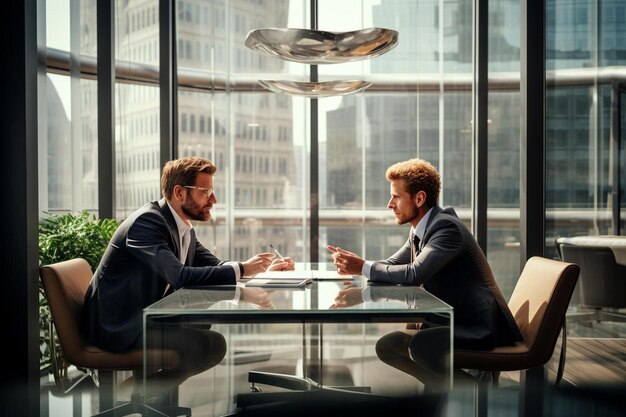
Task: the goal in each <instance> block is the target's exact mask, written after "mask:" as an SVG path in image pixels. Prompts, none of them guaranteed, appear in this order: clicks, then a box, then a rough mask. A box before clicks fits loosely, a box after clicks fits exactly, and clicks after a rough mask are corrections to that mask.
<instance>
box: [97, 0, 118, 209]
mask: <svg viewBox="0 0 626 417" xmlns="http://www.w3.org/2000/svg"><path fill="white" fill-rule="evenodd" d="M96 7H97V26H98V29H97V37H98V40H97V46H98V64H97V73H98V87H97V88H98V215H99V217H100V218H114V217H115V101H114V98H115V46H114V42H113V40H114V39H115V1H111V0H97V5H96Z"/></svg>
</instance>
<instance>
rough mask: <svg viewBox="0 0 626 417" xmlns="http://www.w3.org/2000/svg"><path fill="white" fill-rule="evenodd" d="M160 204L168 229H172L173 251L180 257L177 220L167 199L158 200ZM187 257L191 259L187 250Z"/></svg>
mask: <svg viewBox="0 0 626 417" xmlns="http://www.w3.org/2000/svg"><path fill="white" fill-rule="evenodd" d="M158 205H159V210H160V211H161V214H162V215H163V218H164V219H165V222H166V223H167V226H168V229H170V237H171V238H172V241H174V247H173V248H172V251H173V252H174V255H176V257H177V258H178V257H179V256H180V255H179V253H180V237H179V236H178V226H177V225H176V220H174V215H173V214H172V211H171V210H170V207H169V206H168V205H167V201H165V199H164V198H162V199H160V200H159V201H158ZM192 240H193V239H192ZM194 245H195V243H194ZM187 259H189V252H187Z"/></svg>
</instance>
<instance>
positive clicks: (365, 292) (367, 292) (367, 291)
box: [361, 287, 372, 303]
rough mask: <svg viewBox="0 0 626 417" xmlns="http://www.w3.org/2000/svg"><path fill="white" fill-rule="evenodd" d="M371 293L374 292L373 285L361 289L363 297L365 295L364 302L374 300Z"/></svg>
mask: <svg viewBox="0 0 626 417" xmlns="http://www.w3.org/2000/svg"><path fill="white" fill-rule="evenodd" d="M371 293H372V290H371V287H365V288H363V291H361V297H363V302H364V303H369V302H370V301H372V294H371Z"/></svg>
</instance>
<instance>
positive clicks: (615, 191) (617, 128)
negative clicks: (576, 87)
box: [609, 82, 622, 235]
mask: <svg viewBox="0 0 626 417" xmlns="http://www.w3.org/2000/svg"><path fill="white" fill-rule="evenodd" d="M621 95H622V88H621V85H620V83H618V82H615V83H613V85H612V89H611V128H610V129H611V130H610V144H609V157H610V167H611V184H612V190H611V200H612V203H611V211H612V216H611V218H612V219H613V222H612V226H611V233H612V234H614V235H619V234H620V229H621V228H620V225H621V218H620V217H621V213H620V209H621V188H620V187H621V183H620V172H621V168H622V167H621V166H620V151H621V149H620V148H621V147H620V136H621V135H620V133H621V128H622V126H621V115H622V109H621V107H622V98H621Z"/></svg>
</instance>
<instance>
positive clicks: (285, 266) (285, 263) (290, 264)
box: [267, 243, 295, 271]
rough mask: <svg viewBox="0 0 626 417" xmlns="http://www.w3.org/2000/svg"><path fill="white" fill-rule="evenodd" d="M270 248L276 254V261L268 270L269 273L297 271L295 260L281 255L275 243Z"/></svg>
mask: <svg viewBox="0 0 626 417" xmlns="http://www.w3.org/2000/svg"><path fill="white" fill-rule="evenodd" d="M269 247H270V250H271V251H272V252H273V253H274V260H273V261H272V263H271V264H270V266H269V267H268V268H267V270H268V271H293V270H294V269H295V262H294V261H293V259H291V258H289V257H284V256H283V255H281V254H280V252H279V251H278V249H276V246H274V244H273V243H270V245H269Z"/></svg>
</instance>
